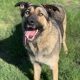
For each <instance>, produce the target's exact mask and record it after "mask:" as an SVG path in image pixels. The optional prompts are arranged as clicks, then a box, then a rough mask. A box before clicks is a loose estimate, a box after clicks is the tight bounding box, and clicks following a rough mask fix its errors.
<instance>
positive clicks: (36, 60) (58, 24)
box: [16, 2, 68, 80]
mask: <svg viewBox="0 0 80 80" xmlns="http://www.w3.org/2000/svg"><path fill="white" fill-rule="evenodd" d="M21 4H22V5H23V8H26V9H27V10H29V11H30V13H29V14H26V15H25V9H23V11H22V10H21V11H22V12H21V14H22V15H21V16H22V17H23V22H24V17H27V16H28V17H30V16H32V15H33V16H34V15H35V16H36V20H37V22H38V23H39V24H40V26H41V25H42V27H43V29H44V30H43V31H42V33H41V34H40V35H38V37H37V38H36V39H35V40H34V41H32V42H26V45H25V48H26V49H27V50H28V54H29V56H30V60H31V62H32V64H33V68H34V80H40V74H41V65H40V64H46V65H48V66H49V67H50V69H51V70H52V74H53V80H58V62H59V54H60V49H61V43H63V47H64V51H65V52H67V51H68V49H67V46H66V14H65V11H64V9H63V8H62V7H61V6H58V5H43V6H37V5H33V6H30V4H29V3H25V2H20V3H17V4H16V6H20V5H21ZM25 4H26V5H28V6H26V7H25ZM22 5H21V6H22ZM36 6H37V7H36ZM48 12H50V13H51V15H48V14H49V13H48ZM48 17H49V20H48Z"/></svg>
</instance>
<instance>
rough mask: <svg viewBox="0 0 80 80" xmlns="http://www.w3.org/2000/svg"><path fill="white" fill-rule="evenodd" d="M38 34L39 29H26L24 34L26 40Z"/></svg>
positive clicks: (32, 38)
mask: <svg viewBox="0 0 80 80" xmlns="http://www.w3.org/2000/svg"><path fill="white" fill-rule="evenodd" d="M36 34H37V30H33V31H25V33H24V35H25V42H26V40H30V41H32V40H34V38H35V36H36Z"/></svg>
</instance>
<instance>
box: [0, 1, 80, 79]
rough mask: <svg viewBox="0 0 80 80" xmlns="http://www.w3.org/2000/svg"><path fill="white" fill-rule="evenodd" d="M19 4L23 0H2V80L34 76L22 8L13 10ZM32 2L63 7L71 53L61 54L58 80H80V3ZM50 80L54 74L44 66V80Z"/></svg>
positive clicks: (0, 28) (0, 37) (0, 51)
mask: <svg viewBox="0 0 80 80" xmlns="http://www.w3.org/2000/svg"><path fill="white" fill-rule="evenodd" d="M18 1H21V0H12V1H11V0H0V80H32V77H33V69H32V65H31V63H30V62H29V60H28V56H27V54H26V50H25V49H24V47H23V45H22V33H21V32H22V31H21V24H20V22H21V18H20V13H19V9H17V8H15V7H14V5H15V3H16V2H18ZM23 1H28V0H23ZM29 1H30V2H33V3H34V4H38V3H54V2H55V3H59V4H63V5H64V7H65V9H66V12H67V45H68V49H69V53H68V54H67V55H65V54H64V52H63V50H62V51H61V54H60V62H59V80H80V6H79V3H80V1H79V0H75V1H73V0H71V2H67V0H34V1H33V0H29ZM69 1H70V0H69ZM51 79H52V76H51V71H50V70H49V68H48V67H47V66H45V65H44V66H43V71H42V80H51Z"/></svg>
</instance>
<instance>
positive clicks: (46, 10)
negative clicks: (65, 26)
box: [16, 2, 59, 42]
mask: <svg viewBox="0 0 80 80" xmlns="http://www.w3.org/2000/svg"><path fill="white" fill-rule="evenodd" d="M17 6H19V7H20V10H21V16H22V19H23V22H22V25H23V30H24V37H25V42H26V41H33V40H35V39H36V38H38V37H39V36H40V35H41V34H42V32H43V31H45V30H46V29H47V28H48V27H49V25H50V18H52V15H54V12H55V11H59V9H58V8H57V7H55V6H52V5H33V4H31V3H27V2H19V3H17V4H16V7H17Z"/></svg>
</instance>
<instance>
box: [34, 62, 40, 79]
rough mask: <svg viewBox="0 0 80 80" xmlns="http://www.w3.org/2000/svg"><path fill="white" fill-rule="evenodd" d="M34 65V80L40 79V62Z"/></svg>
mask: <svg viewBox="0 0 80 80" xmlns="http://www.w3.org/2000/svg"><path fill="white" fill-rule="evenodd" d="M33 67H34V80H40V74H41V66H40V64H38V63H34V64H33Z"/></svg>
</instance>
